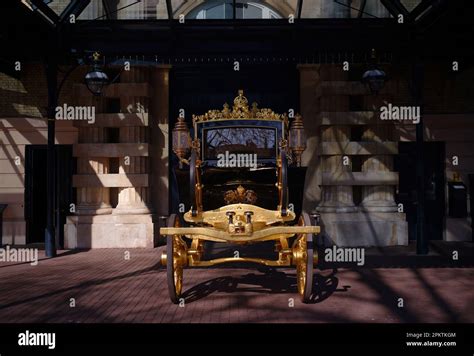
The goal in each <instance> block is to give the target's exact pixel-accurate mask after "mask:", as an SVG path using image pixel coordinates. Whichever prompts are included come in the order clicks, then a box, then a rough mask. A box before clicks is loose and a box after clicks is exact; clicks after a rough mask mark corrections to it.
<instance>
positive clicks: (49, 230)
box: [45, 52, 109, 257]
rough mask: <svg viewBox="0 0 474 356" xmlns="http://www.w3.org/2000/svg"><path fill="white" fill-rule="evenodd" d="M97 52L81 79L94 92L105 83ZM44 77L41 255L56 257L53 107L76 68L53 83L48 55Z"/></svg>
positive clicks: (53, 62) (52, 65) (54, 75)
mask: <svg viewBox="0 0 474 356" xmlns="http://www.w3.org/2000/svg"><path fill="white" fill-rule="evenodd" d="M99 58H100V54H99V53H98V52H95V53H94V55H93V59H94V65H93V69H92V70H91V71H90V72H88V73H87V74H86V76H85V78H84V80H85V83H86V86H87V88H88V89H89V90H90V91H91V93H92V94H94V95H101V94H102V92H103V90H104V88H105V86H106V85H107V84H108V83H109V78H108V76H107V74H105V72H104V71H103V70H102V68H101V66H100V64H99ZM46 63H47V65H46V80H47V85H48V148H47V163H46V176H47V177H46V181H47V186H46V191H47V199H46V229H45V254H46V256H47V257H55V256H56V232H55V229H54V225H55V224H54V216H55V209H56V208H57V207H55V201H56V160H55V123H56V122H55V109H56V107H57V105H58V98H59V94H60V92H61V89H62V87H63V84H64V82H65V81H66V79H67V78H68V77H69V75H70V74H71V73H72V72H73V71H74V69H76V68H77V67H78V65H76V66H74V67H72V68H71V69H70V70H69V71H68V72H67V73H66V74H65V75H64V77H63V79H62V81H61V83H60V85H59V86H58V85H57V79H58V64H57V58H55V57H54V56H52V57H49V58H48V59H47V61H46Z"/></svg>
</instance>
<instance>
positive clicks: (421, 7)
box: [410, 0, 435, 20]
mask: <svg viewBox="0 0 474 356" xmlns="http://www.w3.org/2000/svg"><path fill="white" fill-rule="evenodd" d="M434 2H435V0H422V1H421V2H420V3H419V4H418V5H416V7H415V8H414V9H413V10H412V11H411V12H410V15H411V17H412V18H413V20H416V18H417V17H418V16H420V15H421V14H422V13H423V12H425V11H426V10H427V9H428V8H429V7H430V6H432V5H433V4H434Z"/></svg>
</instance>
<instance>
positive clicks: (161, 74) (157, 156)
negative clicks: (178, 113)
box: [149, 65, 171, 216]
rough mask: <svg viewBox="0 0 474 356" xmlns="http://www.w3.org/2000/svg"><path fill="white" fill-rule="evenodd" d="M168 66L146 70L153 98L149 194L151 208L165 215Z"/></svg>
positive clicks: (167, 208) (167, 151) (167, 168)
mask: <svg viewBox="0 0 474 356" xmlns="http://www.w3.org/2000/svg"><path fill="white" fill-rule="evenodd" d="M170 69H171V67H170V66H161V65H160V66H156V67H152V68H151V69H150V70H151V72H150V84H151V87H152V97H153V100H152V101H151V102H150V125H149V130H150V131H149V132H150V136H151V139H150V157H149V159H150V160H151V161H152V162H153V164H151V165H150V167H149V168H150V173H151V174H150V179H151V180H152V182H153V183H152V184H150V195H151V203H152V206H153V210H154V212H155V213H156V214H157V215H158V216H160V215H168V214H169V212H170V208H169V202H168V200H169V198H168V197H169V179H170V175H169V167H168V159H169V152H170V151H171V150H170V147H169V144H170V143H169V142H168V133H169V130H170V128H169V124H168V123H169V72H170Z"/></svg>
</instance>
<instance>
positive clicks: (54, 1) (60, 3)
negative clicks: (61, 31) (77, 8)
mask: <svg viewBox="0 0 474 356" xmlns="http://www.w3.org/2000/svg"><path fill="white" fill-rule="evenodd" d="M43 2H45V3H47V4H48V6H49V7H50V8H51V10H53V11H54V12H55V13H56V15H61V13H62V12H63V11H64V10H65V9H66V7H67V6H68V5H69V3H70V2H71V0H46V1H43Z"/></svg>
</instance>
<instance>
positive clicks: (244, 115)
mask: <svg viewBox="0 0 474 356" xmlns="http://www.w3.org/2000/svg"><path fill="white" fill-rule="evenodd" d="M232 119H250V120H252V119H254V120H255V119H256V120H281V121H284V122H285V124H288V116H287V115H286V114H277V113H275V112H274V111H273V110H272V109H268V108H262V109H259V108H258V104H257V103H255V102H254V103H253V104H252V106H251V107H249V102H248V100H247V98H246V97H245V96H244V91H243V90H239V92H238V96H237V97H236V98H235V99H234V105H233V106H232V109H231V108H230V106H229V104H227V103H225V104H224V107H223V109H222V110H209V111H208V112H207V113H205V114H204V115H193V122H194V123H198V122H203V121H213V120H232Z"/></svg>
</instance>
